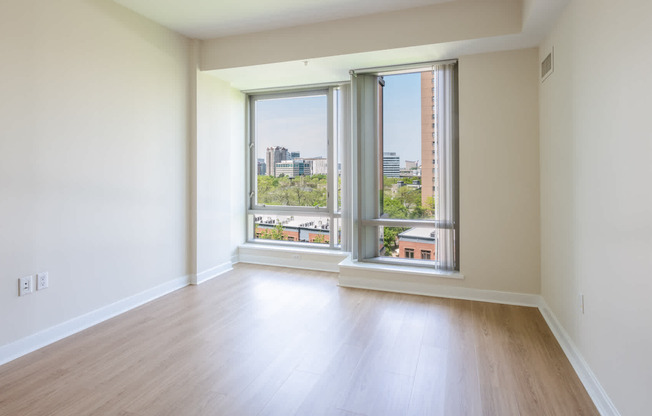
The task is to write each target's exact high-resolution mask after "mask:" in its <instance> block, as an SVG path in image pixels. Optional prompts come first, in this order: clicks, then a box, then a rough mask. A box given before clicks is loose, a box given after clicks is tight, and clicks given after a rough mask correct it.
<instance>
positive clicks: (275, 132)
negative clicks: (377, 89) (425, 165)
mask: <svg viewBox="0 0 652 416" xmlns="http://www.w3.org/2000/svg"><path fill="white" fill-rule="evenodd" d="M383 94H384V106H383V108H384V124H385V132H384V133H385V134H384V140H385V144H384V148H385V149H384V150H385V151H386V152H396V153H397V154H398V155H399V156H400V157H401V166H404V164H405V160H420V159H421V76H420V74H418V73H415V74H403V75H391V76H386V77H385V89H384V92H383ZM326 104H327V103H326V97H325V96H315V97H300V98H289V99H288V98H286V99H276V100H259V101H257V105H256V120H257V123H258V124H257V131H256V136H257V144H256V154H257V157H258V158H261V159H262V158H264V157H265V149H266V148H267V147H269V146H284V147H286V148H288V150H290V151H299V152H301V156H302V157H318V156H324V157H326V153H327V146H326Z"/></svg>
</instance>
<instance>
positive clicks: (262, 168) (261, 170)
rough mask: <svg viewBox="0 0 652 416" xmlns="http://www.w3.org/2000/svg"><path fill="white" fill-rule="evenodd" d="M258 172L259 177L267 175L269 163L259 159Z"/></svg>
mask: <svg viewBox="0 0 652 416" xmlns="http://www.w3.org/2000/svg"><path fill="white" fill-rule="evenodd" d="M256 172H257V175H258V176H260V175H264V174H265V173H267V163H265V159H258V164H257V167H256Z"/></svg>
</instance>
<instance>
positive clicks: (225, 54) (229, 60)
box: [201, 0, 522, 70]
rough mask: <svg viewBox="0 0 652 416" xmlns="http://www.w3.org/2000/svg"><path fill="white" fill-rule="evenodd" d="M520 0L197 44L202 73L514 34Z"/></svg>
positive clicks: (469, 2) (472, 0)
mask: <svg viewBox="0 0 652 416" xmlns="http://www.w3.org/2000/svg"><path fill="white" fill-rule="evenodd" d="M521 28H522V13H521V1H519V0H492V1H486V0H464V1H452V2H444V3H441V4H435V5H432V6H426V7H419V8H413V9H408V10H399V11H393V12H385V13H376V14H372V15H367V16H361V17H354V18H348V19H340V20H335V21H329V22H323V23H316V24H311V25H303V26H296V27H291V28H284V29H277V30H269V31H265V32H258V33H250V34H244V35H236V36H228V37H222V38H217V39H212V40H207V41H203V42H202V63H201V68H202V69H204V70H212V69H222V68H237V67H241V66H249V65H259V64H268V63H275V62H285V61H297V60H304V59H309V58H317V57H326V56H335V55H345V54H352V53H358V52H369V51H379V50H387V49H393V48H403V47H409V46H420V45H429V44H438V43H444V42H453V41H459V40H466V39H477V38H483V37H491V36H499V35H506V34H515V33H519V32H520V31H521Z"/></svg>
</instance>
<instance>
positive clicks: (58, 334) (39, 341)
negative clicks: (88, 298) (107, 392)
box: [0, 276, 190, 365]
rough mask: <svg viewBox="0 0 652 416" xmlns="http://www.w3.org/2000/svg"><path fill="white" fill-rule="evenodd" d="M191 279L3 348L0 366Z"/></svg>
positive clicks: (157, 287)
mask: <svg viewBox="0 0 652 416" xmlns="http://www.w3.org/2000/svg"><path fill="white" fill-rule="evenodd" d="M189 281H190V276H182V277H178V278H176V279H173V280H170V281H168V282H166V283H163V284H161V285H158V286H156V287H153V288H151V289H147V290H145V291H143V292H140V293H137V294H135V295H133V296H130V297H128V298H125V299H121V300H119V301H117V302H114V303H112V304H110V305H106V306H103V307H101V308H99V309H96V310H94V311H91V312H89V313H87V314H84V315H81V316H78V317H76V318H73V319H71V320H69V321H66V322H63V323H60V324H58V325H55V326H52V327H50V328H47V329H44V330H43V331H40V332H37V333H36V334H33V335H29V336H26V337H25V338H21V339H19V340H17V341H14V342H12V343H10V344H6V345H3V346H0V365H2V364H5V363H8V362H9V361H12V360H15V359H16V358H19V357H22V356H23V355H26V354H29V353H30V352H33V351H36V350H38V349H39V348H43V347H45V346H46V345H50V344H52V343H55V342H57V341H59V340H61V339H63V338H66V337H69V336H70V335H73V334H76V333H78V332H81V331H83V330H84V329H87V328H90V327H92V326H94V325H97V324H99V323H100V322H103V321H106V320H108V319H111V318H113V317H115V316H118V315H120V314H122V313H125V312H127V311H129V310H131V309H134V308H137V307H138V306H140V305H143V304H145V303H147V302H151V301H152V300H154V299H157V298H160V297H161V296H164V295H167V294H168V293H171V292H174V291H175V290H178V289H181V288H183V287H186V286H188V283H189Z"/></svg>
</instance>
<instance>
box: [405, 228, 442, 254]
mask: <svg viewBox="0 0 652 416" xmlns="http://www.w3.org/2000/svg"><path fill="white" fill-rule="evenodd" d="M436 243H437V230H435V229H434V228H410V229H409V230H407V231H403V232H402V233H399V235H398V256H399V257H400V258H404V259H420V260H435V259H436V255H437V253H436V252H435V247H436Z"/></svg>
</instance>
